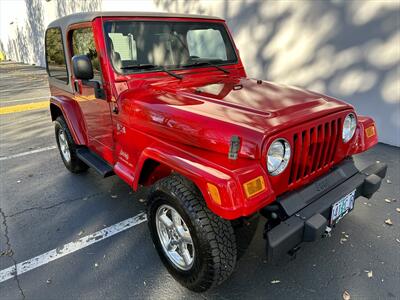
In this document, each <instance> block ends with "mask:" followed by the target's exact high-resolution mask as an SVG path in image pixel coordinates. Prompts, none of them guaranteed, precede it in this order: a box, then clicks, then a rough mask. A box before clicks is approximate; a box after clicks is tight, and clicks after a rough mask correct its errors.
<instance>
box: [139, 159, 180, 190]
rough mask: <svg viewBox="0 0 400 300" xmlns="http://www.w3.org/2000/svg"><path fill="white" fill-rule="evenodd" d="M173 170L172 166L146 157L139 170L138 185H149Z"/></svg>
mask: <svg viewBox="0 0 400 300" xmlns="http://www.w3.org/2000/svg"><path fill="white" fill-rule="evenodd" d="M173 171H174V170H173V169H172V168H170V167H169V166H167V165H165V164H161V163H160V162H158V161H156V160H153V159H147V160H146V161H145V162H144V164H143V167H142V171H141V172H140V177H139V185H142V186H148V185H151V184H153V183H155V182H156V181H158V180H160V179H162V178H164V177H167V176H168V175H170V174H171V173H172V172H173Z"/></svg>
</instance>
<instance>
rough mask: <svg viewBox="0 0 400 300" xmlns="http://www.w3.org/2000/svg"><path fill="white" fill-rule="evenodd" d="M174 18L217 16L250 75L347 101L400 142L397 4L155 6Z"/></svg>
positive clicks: (166, 2) (224, 1) (384, 135)
mask: <svg viewBox="0 0 400 300" xmlns="http://www.w3.org/2000/svg"><path fill="white" fill-rule="evenodd" d="M155 3H156V5H157V6H158V7H159V8H161V9H163V10H166V11H169V12H178V13H191V14H210V15H213V14H216V13H217V14H218V15H219V16H221V17H223V18H224V19H225V20H226V21H227V23H228V25H229V28H230V30H231V31H232V33H233V35H234V36H235V41H236V45H237V46H238V48H239V50H241V56H242V59H243V61H244V63H245V67H246V71H247V73H248V74H249V76H250V77H258V78H262V79H268V80H272V81H276V82H280V83H286V84H290V85H296V86H300V87H303V88H307V89H310V90H316V91H318V92H322V93H326V94H329V95H332V96H334V97H338V98H344V99H346V100H347V101H349V102H350V103H351V104H353V105H354V106H355V107H356V109H357V111H358V112H359V113H360V114H366V115H372V116H374V118H375V119H376V121H377V123H378V127H379V128H378V129H379V131H380V132H381V140H382V141H383V142H386V143H391V144H400V140H399V137H396V138H393V136H395V135H396V133H397V135H398V133H399V132H400V123H399V121H398V114H399V113H400V109H399V108H400V105H399V103H400V88H399V86H400V85H399V79H398V78H399V76H400V73H399V72H400V71H399V68H398V64H399V62H400V46H399V45H400V30H399V28H400V17H399V16H400V4H399V3H398V2H397V4H396V2H395V1H392V2H391V1H375V2H374V1H365V2H361V1H274V0H265V1H243V0H238V1H229V0H221V1H216V2H207V1H179V0H155Z"/></svg>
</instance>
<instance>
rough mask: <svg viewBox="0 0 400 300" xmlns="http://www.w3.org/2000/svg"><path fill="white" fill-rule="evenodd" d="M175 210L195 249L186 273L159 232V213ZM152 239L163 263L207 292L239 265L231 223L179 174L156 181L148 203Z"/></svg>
mask: <svg viewBox="0 0 400 300" xmlns="http://www.w3.org/2000/svg"><path fill="white" fill-rule="evenodd" d="M165 204H166V205H169V206H171V207H173V208H174V209H175V210H176V211H177V212H178V213H179V214H180V215H181V217H182V219H183V220H184V222H185V223H186V225H187V227H188V229H189V231H190V234H191V237H192V240H193V244H194V249H195V256H194V262H193V265H192V266H191V268H190V269H189V270H187V271H183V270H181V269H179V268H177V267H176V266H175V265H174V264H173V263H172V262H171V261H170V260H169V258H168V257H167V256H166V254H165V253H164V250H163V248H162V245H161V242H160V238H159V236H158V233H157V226H156V213H157V209H158V208H159V207H160V206H161V205H165ZM147 218H148V226H149V229H150V233H151V237H152V239H153V243H154V245H155V248H156V250H157V252H158V254H159V256H160V258H161V261H162V262H163V264H164V265H165V267H166V268H167V269H168V271H169V272H170V274H171V275H172V276H173V277H174V278H175V279H176V280H177V281H178V282H180V283H181V284H182V285H183V286H185V287H187V288H188V289H190V290H192V291H195V292H204V291H206V290H208V289H209V288H212V287H214V286H216V285H218V284H220V283H222V282H223V281H224V280H226V279H227V278H228V277H229V276H230V275H231V273H232V272H233V270H234V268H235V265H236V256H237V250H236V240H235V233H234V230H233V227H232V224H231V222H229V221H227V220H224V219H222V218H220V217H218V216H217V215H215V214H213V213H212V212H211V211H210V210H209V209H208V208H207V205H206V203H205V200H204V199H203V197H202V195H201V193H200V191H199V190H198V189H197V187H196V186H195V185H194V184H193V183H192V182H190V181H189V180H187V179H185V178H184V177H183V176H180V175H178V174H173V175H170V176H168V177H166V178H164V179H161V180H160V181H158V182H156V183H155V184H154V186H153V187H152V189H151V191H150V194H149V199H148V203H147Z"/></svg>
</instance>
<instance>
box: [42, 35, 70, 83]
mask: <svg viewBox="0 0 400 300" xmlns="http://www.w3.org/2000/svg"><path fill="white" fill-rule="evenodd" d="M46 62H47V70H48V73H49V76H50V77H54V78H57V79H59V80H62V81H64V82H66V83H68V72H67V66H66V64H65V54H64V48H63V43H62V35H61V30H60V29H59V28H50V29H48V30H47V31H46Z"/></svg>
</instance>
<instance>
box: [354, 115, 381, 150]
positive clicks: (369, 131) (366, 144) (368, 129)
mask: <svg viewBox="0 0 400 300" xmlns="http://www.w3.org/2000/svg"><path fill="white" fill-rule="evenodd" d="M356 135H357V136H356V148H355V151H354V153H353V154H357V153H360V152H364V151H366V150H368V149H369V148H372V147H373V146H375V145H376V144H377V143H378V133H377V130H376V125H375V122H374V120H373V119H372V118H370V117H366V116H358V126H357V130H356Z"/></svg>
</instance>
